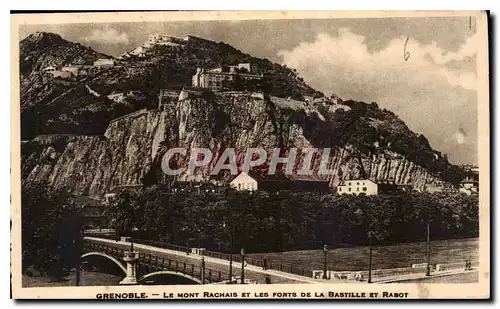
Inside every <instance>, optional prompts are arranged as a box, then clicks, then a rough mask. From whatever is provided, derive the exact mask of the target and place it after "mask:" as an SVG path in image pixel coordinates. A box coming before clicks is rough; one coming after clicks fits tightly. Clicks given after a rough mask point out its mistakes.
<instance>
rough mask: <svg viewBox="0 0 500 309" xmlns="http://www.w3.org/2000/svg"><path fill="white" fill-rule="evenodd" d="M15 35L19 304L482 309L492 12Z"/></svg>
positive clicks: (137, 16) (266, 16) (152, 19)
mask: <svg viewBox="0 0 500 309" xmlns="http://www.w3.org/2000/svg"><path fill="white" fill-rule="evenodd" d="M11 24H12V39H11V50H12V81H11V83H12V87H11V88H12V102H11V105H12V115H11V117H12V124H13V127H12V206H11V207H12V230H11V232H12V233H11V239H12V291H13V292H12V293H13V294H12V295H13V298H16V299H32V298H50V299H62V298H70V299H79V298H92V299H137V298H140V299H158V300H170V299H176V300H178V299H282V300H288V299H329V300H345V299H386V300H388V299H391V300H401V299H424V298H432V299H454V298H455V299H456V298H475V299H487V298H489V297H490V195H489V194H490V178H489V175H490V158H489V150H490V149H489V120H488V119H489V78H488V76H489V74H488V72H489V63H488V14H487V13H486V12H479V11H475V12H464V11H460V12H446V11H441V12H312V11H309V12H265V11H262V12H250V11H246V12H236V11H234V12H147V13H146V12H123V13H120V12H114V13H52V14H39V13H37V14H15V13H13V14H11Z"/></svg>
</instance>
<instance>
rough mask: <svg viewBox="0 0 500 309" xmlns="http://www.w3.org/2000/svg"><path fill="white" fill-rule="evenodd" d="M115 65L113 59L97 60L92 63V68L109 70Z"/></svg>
mask: <svg viewBox="0 0 500 309" xmlns="http://www.w3.org/2000/svg"><path fill="white" fill-rule="evenodd" d="M114 65H115V61H114V60H113V59H97V60H96V61H94V66H95V67H98V68H109V67H113V66H114Z"/></svg>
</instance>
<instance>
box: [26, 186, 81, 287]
mask: <svg viewBox="0 0 500 309" xmlns="http://www.w3.org/2000/svg"><path fill="white" fill-rule="evenodd" d="M49 188H50V186H48V185H47V184H42V183H37V184H31V185H27V186H23V188H22V191H21V203H22V204H21V214H22V249H23V253H22V267H23V271H24V270H26V269H27V268H28V267H30V266H31V267H34V268H35V269H36V270H37V271H41V272H42V273H46V274H48V275H50V276H52V277H54V278H60V277H61V276H62V275H64V270H65V269H68V268H71V267H74V261H75V257H74V254H75V253H76V254H79V252H77V251H78V250H76V249H77V248H76V247H75V240H76V238H77V237H79V236H80V235H79V233H80V232H81V227H82V220H81V216H80V215H79V212H78V209H76V206H75V205H74V204H73V203H72V202H71V200H70V194H69V193H68V192H67V191H66V190H65V189H52V190H51V189H49Z"/></svg>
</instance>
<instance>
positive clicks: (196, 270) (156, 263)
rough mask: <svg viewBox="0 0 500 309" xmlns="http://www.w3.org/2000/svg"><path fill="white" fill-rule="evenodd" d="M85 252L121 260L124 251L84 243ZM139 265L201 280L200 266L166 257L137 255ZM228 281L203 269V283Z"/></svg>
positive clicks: (223, 275) (216, 272)
mask: <svg viewBox="0 0 500 309" xmlns="http://www.w3.org/2000/svg"><path fill="white" fill-rule="evenodd" d="M84 250H85V251H95V252H102V253H106V254H107V255H110V256H113V257H115V258H119V259H121V258H122V257H123V256H124V255H125V251H128V250H125V249H121V248H116V247H111V246H107V245H105V244H95V243H90V242H85V246H84ZM139 263H140V264H143V265H146V266H148V267H150V268H153V269H156V270H157V271H158V270H162V269H164V270H169V271H174V272H179V273H183V274H186V275H190V276H191V277H193V278H198V279H200V280H201V279H202V278H201V277H202V265H201V263H200V264H193V263H189V262H186V261H181V260H177V259H172V258H168V257H160V256H157V255H154V254H147V253H139ZM225 280H229V273H227V272H224V271H222V270H217V269H211V268H207V267H205V280H204V283H213V282H221V281H225Z"/></svg>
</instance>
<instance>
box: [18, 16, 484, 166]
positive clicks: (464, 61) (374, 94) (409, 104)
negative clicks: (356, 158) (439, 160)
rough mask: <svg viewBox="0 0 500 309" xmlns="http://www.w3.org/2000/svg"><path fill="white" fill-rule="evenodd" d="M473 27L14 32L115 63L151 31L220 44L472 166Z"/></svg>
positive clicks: (346, 22) (224, 25)
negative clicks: (391, 119)
mask: <svg viewBox="0 0 500 309" xmlns="http://www.w3.org/2000/svg"><path fill="white" fill-rule="evenodd" d="M474 23H475V21H474V19H473V18H472V19H470V18H469V17H433V18H422V17H413V18H362V19H360V18H357V19H353V18H344V19H320V20H318V19H316V20H314V19H302V20H301V19H295V20H246V21H175V22H174V21H163V22H143V23H137V22H133V23H130V22H129V23H94V24H58V25H47V24H45V25H23V26H21V28H20V37H21V38H24V37H26V36H27V35H29V34H30V33H33V32H36V31H46V32H53V33H57V34H59V35H61V36H62V37H63V38H65V39H67V40H69V41H73V42H79V43H81V44H84V45H87V46H91V47H92V48H93V49H95V50H97V51H99V52H102V53H106V54H109V55H113V56H118V55H120V54H122V53H124V52H126V51H129V50H131V49H133V48H134V47H136V46H138V45H140V44H141V43H143V42H144V41H146V40H147V37H148V36H149V35H150V34H153V33H162V34H169V35H172V36H178V37H183V36H185V35H187V34H191V35H195V36H200V37H203V38H206V39H210V40H214V41H223V42H226V43H228V44H230V45H232V46H234V47H235V48H238V49H240V50H241V51H243V52H245V53H248V54H251V55H252V56H255V57H260V58H267V59H269V60H271V61H274V62H277V63H280V64H286V65H287V66H288V67H291V68H295V69H297V70H298V72H299V74H300V75H301V76H302V77H304V80H305V81H306V82H307V83H308V84H310V85H311V86H312V87H314V88H315V89H318V90H320V91H322V92H323V93H325V94H327V95H330V94H333V93H334V94H336V95H338V96H339V97H341V98H342V99H344V100H348V99H352V100H358V101H364V102H367V103H371V102H377V103H378V105H379V106H380V107H381V108H387V109H389V110H391V111H393V112H394V113H396V114H397V115H398V116H399V117H400V118H401V119H403V120H404V121H405V122H406V124H407V125H408V126H409V127H410V129H412V130H413V131H415V132H417V133H422V134H424V135H425V136H426V137H427V138H428V140H429V141H430V143H431V146H432V147H433V148H434V149H436V150H438V151H441V152H442V153H446V154H447V155H448V158H449V160H450V161H451V162H452V163H455V164H477V161H478V157H477V153H478V150H477V130H478V129H477V89H478V84H477V75H476V53H477V49H478V46H480V42H479V38H478V36H477V35H476V32H475V27H474Z"/></svg>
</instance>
